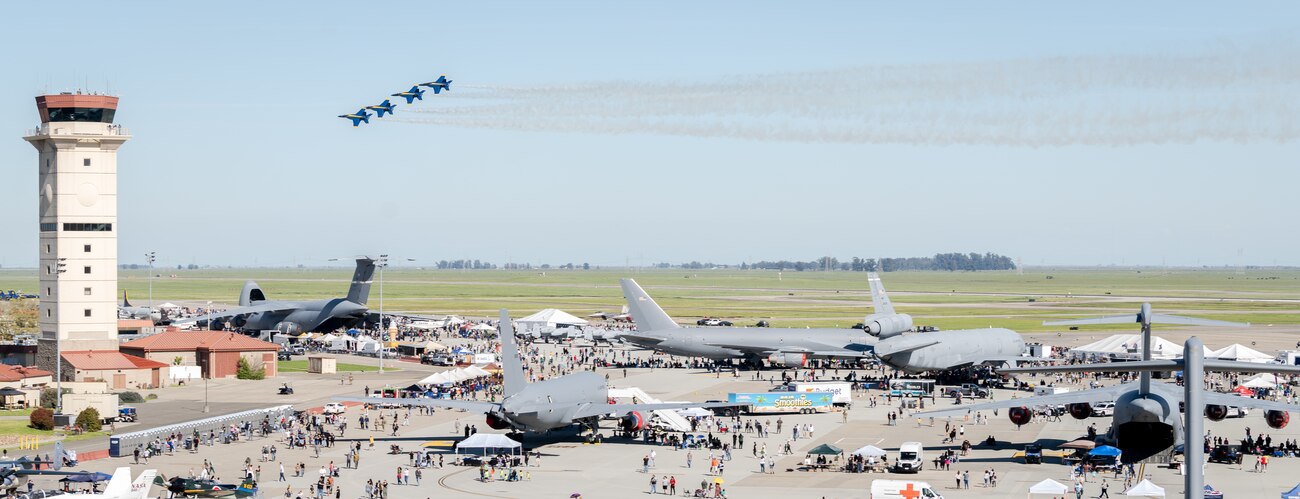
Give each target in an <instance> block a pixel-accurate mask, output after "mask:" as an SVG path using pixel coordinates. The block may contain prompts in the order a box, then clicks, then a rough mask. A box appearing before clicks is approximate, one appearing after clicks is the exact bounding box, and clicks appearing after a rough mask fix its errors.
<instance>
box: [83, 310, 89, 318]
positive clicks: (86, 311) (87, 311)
mask: <svg viewBox="0 0 1300 499" xmlns="http://www.w3.org/2000/svg"><path fill="white" fill-rule="evenodd" d="M84 313H85V314H86V317H90V309H86V310H85V311H84Z"/></svg>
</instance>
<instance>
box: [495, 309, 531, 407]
mask: <svg viewBox="0 0 1300 499" xmlns="http://www.w3.org/2000/svg"><path fill="white" fill-rule="evenodd" d="M498 330H499V332H500V335H501V381H502V383H501V384H502V386H501V396H502V398H503V399H504V398H505V397H509V396H511V395H514V394H516V393H519V391H520V390H523V389H524V385H525V384H526V383H525V380H524V364H523V362H520V361H519V347H518V346H517V345H515V327H514V325H513V324H511V323H510V312H509V311H507V310H506V309H504V308H503V309H501V324H500V327H499V329H498Z"/></svg>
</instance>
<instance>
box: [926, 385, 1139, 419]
mask: <svg viewBox="0 0 1300 499" xmlns="http://www.w3.org/2000/svg"><path fill="white" fill-rule="evenodd" d="M1136 389H1137V388H1136V387H1135V386H1134V384H1133V383H1123V384H1119V385H1115V386H1107V387H1104V388H1093V389H1091V390H1080V391H1077V392H1067V393H1057V394H1054V395H1041V396H1031V397H1025V398H1017V399H1007V400H1003V401H1000V402H988V403H984V404H972V405H967V404H961V405H954V406H952V407H948V408H945V409H936V410H931V411H926V412H921V413H917V414H916V415H917V416H923V417H931V418H939V417H946V416H961V415H963V414H967V413H971V412H977V411H991V410H993V409H1007V408H1011V407H1022V406H1024V407H1035V406H1042V405H1062V404H1079V403H1089V404H1095V403H1098V402H1110V401H1113V400H1115V399H1117V398H1119V396H1120V395H1122V394H1123V393H1124V392H1128V391H1131V390H1136Z"/></svg>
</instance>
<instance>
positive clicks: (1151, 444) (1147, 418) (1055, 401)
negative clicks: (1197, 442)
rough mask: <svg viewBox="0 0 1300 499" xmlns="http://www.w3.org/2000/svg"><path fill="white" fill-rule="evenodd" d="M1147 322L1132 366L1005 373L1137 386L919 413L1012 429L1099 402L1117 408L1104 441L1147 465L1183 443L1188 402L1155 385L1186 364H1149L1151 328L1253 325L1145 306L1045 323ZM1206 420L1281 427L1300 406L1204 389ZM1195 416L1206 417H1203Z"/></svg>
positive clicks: (1254, 368)
mask: <svg viewBox="0 0 1300 499" xmlns="http://www.w3.org/2000/svg"><path fill="white" fill-rule="evenodd" d="M1133 322H1136V323H1138V324H1141V327H1142V360H1141V361H1134V362H1108V363H1103V364H1075V365H1061V366H1041V367H1021V368H1011V369H1002V370H1000V372H1002V373H1005V374H1020V373H1068V372H1112V373H1113V372H1133V371H1137V372H1139V377H1138V380H1137V381H1133V382H1128V383H1122V384H1118V385H1114V386H1108V387H1104V388H1095V389H1091V390H1083V391H1078V392H1069V393H1060V394H1055V395H1044V396H1039V397H1028V398H1021V399H1012V400H1005V401H1001V402H990V403H986V404H976V405H960V406H956V407H953V408H951V409H941V410H935V411H930V412H923V413H920V414H919V415H920V416H931V417H944V416H958V415H962V414H967V413H970V412H977V411H989V410H993V409H1008V411H1007V416H1008V417H1009V418H1011V421H1012V422H1013V423H1016V424H1018V425H1023V424H1026V423H1028V422H1029V421H1030V420H1031V419H1032V418H1033V411H1032V408H1033V407H1042V406H1057V405H1065V406H1066V409H1067V411H1068V412H1069V413H1070V415H1071V416H1073V417H1074V418H1076V419H1085V418H1087V417H1089V416H1090V415H1091V414H1092V404H1097V403H1101V402H1111V401H1114V403H1115V411H1114V414H1113V416H1112V423H1111V428H1110V431H1108V432H1107V433H1106V434H1105V435H1102V436H1100V437H1099V439H1098V443H1106V444H1110V445H1114V446H1115V447H1118V448H1119V449H1120V451H1121V452H1122V455H1123V456H1124V457H1123V458H1124V462H1126V463H1131V462H1137V461H1141V460H1143V459H1146V458H1147V457H1150V456H1153V455H1155V454H1157V453H1159V452H1162V451H1165V450H1167V449H1169V448H1170V447H1172V446H1175V445H1177V444H1179V443H1182V441H1183V431H1182V428H1183V422H1182V419H1181V418H1180V417H1179V413H1178V411H1179V408H1178V407H1179V404H1180V403H1181V402H1183V399H1184V398H1185V396H1184V393H1183V392H1184V388H1183V387H1179V386H1177V385H1174V384H1172V383H1152V382H1151V372H1153V371H1174V370H1182V366H1183V365H1184V362H1185V360H1184V359H1178V360H1153V359H1152V358H1151V324H1182V325H1202V326H1248V324H1239V323H1235V322H1225V321H1215V320H1208V319H1198V318H1195V317H1182V316H1177V315H1166V314H1153V313H1151V305H1150V304H1147V303H1144V304H1142V308H1141V310H1140V311H1139V312H1138V313H1137V315H1136V316H1134V315H1132V314H1128V315H1120V316H1111V317H1098V318H1094V319H1078V320H1068V321H1056V322H1045V323H1044V325H1083V324H1119V323H1133ZM1188 344H1189V345H1192V346H1193V347H1195V348H1203V347H1202V346H1201V343H1200V340H1196V341H1189V342H1188ZM1183 354H1184V356H1185V359H1186V358H1189V357H1201V356H1203V355H1204V351H1203V350H1202V351H1200V352H1193V353H1190V354H1189V353H1188V352H1183ZM1193 360H1194V361H1199V362H1193V364H1201V365H1203V369H1204V370H1206V371H1220V372H1269V373H1278V374H1281V373H1300V366H1286V365H1279V364H1255V363H1249V362H1232V361H1222V360H1211V359H1206V360H1200V359H1199V358H1198V359H1193ZM1201 395H1202V397H1203V400H1204V404H1205V409H1204V416H1205V418H1206V419H1210V420H1212V421H1219V420H1221V419H1223V418H1225V417H1227V415H1228V407H1229V406H1236V407H1249V408H1253V409H1262V410H1264V411H1265V413H1264V419H1265V421H1266V422H1267V423H1268V425H1269V426H1270V427H1272V428H1275V429H1281V428H1282V427H1284V426H1286V424H1287V422H1288V421H1290V416H1289V414H1288V411H1290V412H1300V406H1297V405H1290V404H1283V403H1280V402H1273V401H1269V400H1262V399H1256V398H1250V397H1239V396H1236V395H1235V394H1226V393H1216V392H1208V391H1203V392H1201ZM1190 417H1197V418H1199V417H1201V415H1199V414H1195V415H1191V416H1190Z"/></svg>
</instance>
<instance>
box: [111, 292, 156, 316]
mask: <svg viewBox="0 0 1300 499" xmlns="http://www.w3.org/2000/svg"><path fill="white" fill-rule="evenodd" d="M117 318H118V319H144V320H151V321H153V322H154V323H157V322H158V321H161V320H162V312H161V311H158V310H154V309H153V308H150V307H133V306H131V302H130V300H128V299H127V296H126V291H122V305H121V306H119V307H117Z"/></svg>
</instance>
